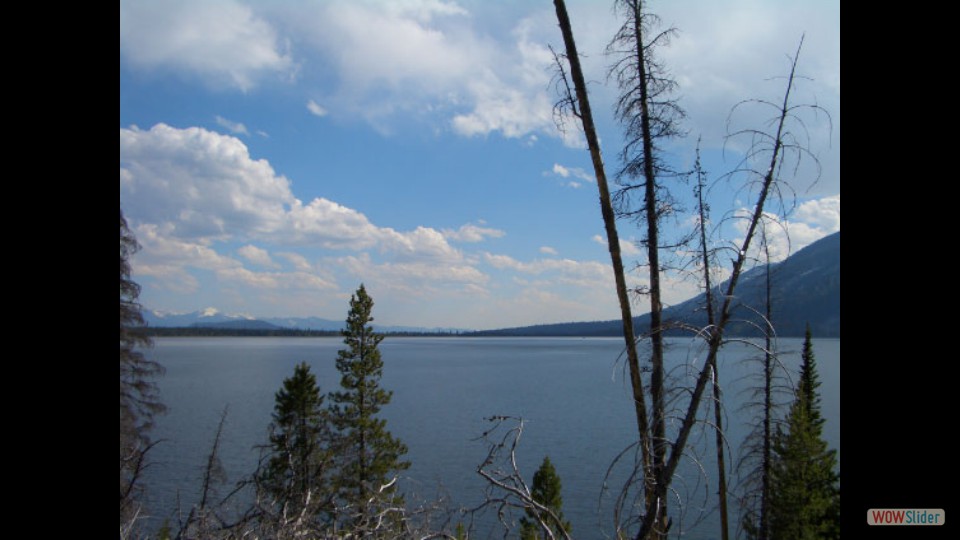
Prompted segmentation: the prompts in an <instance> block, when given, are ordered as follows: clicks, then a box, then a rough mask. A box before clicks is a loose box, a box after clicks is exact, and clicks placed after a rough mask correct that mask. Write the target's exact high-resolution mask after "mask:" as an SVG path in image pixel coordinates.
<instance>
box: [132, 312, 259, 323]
mask: <svg viewBox="0 0 960 540" xmlns="http://www.w3.org/2000/svg"><path fill="white" fill-rule="evenodd" d="M143 319H144V321H146V323H147V326H159V327H180V328H184V327H188V326H195V325H198V324H199V325H205V324H210V323H221V322H228V321H246V320H252V318H251V317H245V316H242V315H226V314H224V313H221V312H220V311H219V310H217V309H216V308H206V309H203V310H200V311H194V312H191V313H164V312H162V311H153V310H150V309H144V310H143Z"/></svg>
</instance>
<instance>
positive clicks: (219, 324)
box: [143, 308, 460, 333]
mask: <svg viewBox="0 0 960 540" xmlns="http://www.w3.org/2000/svg"><path fill="white" fill-rule="evenodd" d="M143 319H144V321H145V322H146V323H147V326H151V327H155V328H157V327H159V328H216V329H224V330H282V329H292V330H320V331H325V332H338V331H340V330H341V329H342V328H343V326H344V321H333V320H330V319H321V318H320V317H267V318H262V319H258V318H253V317H250V316H247V315H228V314H226V313H222V312H220V311H219V310H218V309H216V308H206V309H202V310H198V311H193V312H190V313H164V312H160V311H153V310H150V309H144V310H143ZM373 328H374V330H376V331H378V332H386V333H397V332H411V333H449V332H458V331H460V330H458V329H452V328H421V327H416V326H381V325H376V324H374V325H373Z"/></svg>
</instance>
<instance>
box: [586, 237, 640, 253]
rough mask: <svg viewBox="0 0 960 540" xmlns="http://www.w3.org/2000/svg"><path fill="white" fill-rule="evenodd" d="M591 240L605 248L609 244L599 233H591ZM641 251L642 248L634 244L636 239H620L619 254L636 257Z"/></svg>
mask: <svg viewBox="0 0 960 540" xmlns="http://www.w3.org/2000/svg"><path fill="white" fill-rule="evenodd" d="M591 240H593V241H594V242H596V243H597V244H600V245H601V246H603V247H604V248H606V247H607V246H608V245H609V244H607V239H606V238H604V237H602V236H600V235H599V234H595V235H593V237H592V238H591ZM642 253H643V250H641V249H640V248H639V247H637V244H636V241H635V240H633V239H630V240H624V239H623V238H621V239H620V254H621V255H623V256H625V257H637V256H639V255H641V254H642Z"/></svg>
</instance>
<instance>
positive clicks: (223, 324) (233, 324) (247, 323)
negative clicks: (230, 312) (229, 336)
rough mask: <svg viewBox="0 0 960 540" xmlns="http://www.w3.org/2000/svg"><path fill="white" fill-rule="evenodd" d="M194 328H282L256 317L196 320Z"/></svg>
mask: <svg viewBox="0 0 960 540" xmlns="http://www.w3.org/2000/svg"><path fill="white" fill-rule="evenodd" d="M190 327H192V328H222V329H228V330H281V329H282V328H281V327H280V326H277V325H275V324H270V323H268V322H266V321H258V320H256V319H239V320H234V321H220V322H195V323H193V324H191V325H190Z"/></svg>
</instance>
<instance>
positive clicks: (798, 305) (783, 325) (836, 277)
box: [476, 232, 840, 338]
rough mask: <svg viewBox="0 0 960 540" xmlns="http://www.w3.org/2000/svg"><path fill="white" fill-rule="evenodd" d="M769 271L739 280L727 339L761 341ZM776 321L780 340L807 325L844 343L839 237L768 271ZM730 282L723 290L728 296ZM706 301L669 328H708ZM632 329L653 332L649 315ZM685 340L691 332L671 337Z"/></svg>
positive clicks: (670, 313) (675, 316)
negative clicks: (754, 338) (683, 325)
mask: <svg viewBox="0 0 960 540" xmlns="http://www.w3.org/2000/svg"><path fill="white" fill-rule="evenodd" d="M766 272H767V270H766V267H764V266H759V267H756V268H753V269H751V270H749V271H747V272H744V273H743V274H742V275H741V277H740V282H739V284H738V287H737V291H736V295H737V296H736V298H734V300H733V304H732V309H731V322H730V324H729V326H728V327H727V335H732V336H756V335H760V330H759V329H758V328H762V325H761V323H762V319H761V318H760V317H759V315H758V314H757V310H758V311H759V312H761V313H762V312H763V311H764V309H765V307H764V306H765V305H766V304H765V296H766V293H765V291H766V287H765V284H766ZM770 280H771V291H772V292H771V298H772V300H771V306H772V320H773V325H774V327H775V328H776V331H777V335H779V336H783V337H787V336H802V335H803V334H804V331H805V329H806V325H807V324H808V323H809V324H810V331H811V333H812V334H813V335H814V336H815V337H837V338H838V337H840V233H839V232H836V233H834V234H831V235H829V236H826V237H824V238H821V239H820V240H818V241H816V242H814V243H812V244H810V245H809V246H807V247H805V248H803V249H801V250H800V251H798V252H796V253H794V254H793V255H791V256H790V257H788V258H787V259H785V260H784V261H782V262H779V263H775V264H772V265H771V266H770ZM726 286H727V282H724V283H722V284H721V286H720V287H719V288H720V290H725V289H726ZM705 298H706V295H705V294H703V293H701V294H700V295H698V296H695V297H694V298H691V299H689V300H687V301H685V302H681V303H679V304H676V305H673V306H669V307H666V308H664V310H663V319H664V321H666V322H670V321H673V322H683V323H687V324H690V325H694V326H696V327H703V326H704V325H706V322H707V317H706V313H705V311H704V309H703V306H704V304H705ZM633 325H634V328H636V329H637V331H638V332H643V331H644V330H646V329H649V328H650V315H649V314H645V315H640V316H639V317H634V319H633ZM476 335H481V336H622V335H623V330H622V323H621V321H620V320H619V319H616V320H611V321H595V322H577V323H560V324H545V325H537V326H526V327H521V328H504V329H500V330H487V331H483V332H477V333H476ZM668 335H675V336H684V335H689V332H686V331H682V330H671V331H668Z"/></svg>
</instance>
